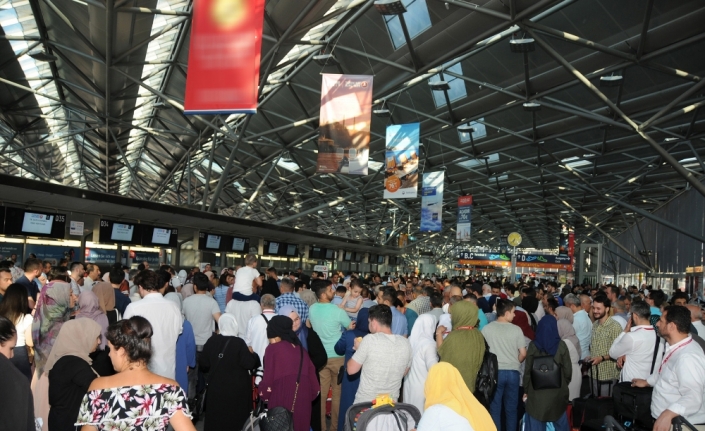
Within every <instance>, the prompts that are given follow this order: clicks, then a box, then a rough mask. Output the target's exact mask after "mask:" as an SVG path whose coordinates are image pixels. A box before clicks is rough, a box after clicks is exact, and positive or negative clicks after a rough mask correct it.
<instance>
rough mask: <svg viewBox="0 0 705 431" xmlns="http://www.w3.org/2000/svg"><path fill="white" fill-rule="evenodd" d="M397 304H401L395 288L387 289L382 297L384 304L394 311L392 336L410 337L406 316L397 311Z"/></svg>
mask: <svg viewBox="0 0 705 431" xmlns="http://www.w3.org/2000/svg"><path fill="white" fill-rule="evenodd" d="M397 302H399V303H401V301H399V299H398V298H397V296H396V290H395V289H394V288H393V287H392V288H385V289H384V294H383V295H382V303H383V304H384V305H388V306H389V308H391V309H392V334H394V335H401V336H402V337H408V336H409V329H408V327H407V321H406V316H404V315H403V314H402V313H401V312H400V311H399V310H398V309H397V307H396V303H397Z"/></svg>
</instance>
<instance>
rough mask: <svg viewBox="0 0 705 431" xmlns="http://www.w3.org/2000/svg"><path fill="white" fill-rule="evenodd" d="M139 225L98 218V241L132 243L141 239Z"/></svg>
mask: <svg viewBox="0 0 705 431" xmlns="http://www.w3.org/2000/svg"><path fill="white" fill-rule="evenodd" d="M140 234H141V232H140V225H139V224H137V223H128V222H124V221H115V220H107V219H100V229H99V231H98V235H99V240H98V241H99V242H100V243H103V244H111V243H113V244H115V243H118V244H134V245H139V244H140V243H141V242H142V241H141V235H140Z"/></svg>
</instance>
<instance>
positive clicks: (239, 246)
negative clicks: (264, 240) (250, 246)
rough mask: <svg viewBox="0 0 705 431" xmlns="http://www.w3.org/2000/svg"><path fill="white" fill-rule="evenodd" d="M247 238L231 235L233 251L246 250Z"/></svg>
mask: <svg viewBox="0 0 705 431" xmlns="http://www.w3.org/2000/svg"><path fill="white" fill-rule="evenodd" d="M247 243H248V241H247V239H246V238H238V237H233V247H232V249H233V251H247V250H246V248H247Z"/></svg>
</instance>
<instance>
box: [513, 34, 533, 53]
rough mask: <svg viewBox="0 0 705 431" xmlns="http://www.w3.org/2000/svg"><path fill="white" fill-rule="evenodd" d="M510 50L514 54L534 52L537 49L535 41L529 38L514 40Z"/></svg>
mask: <svg viewBox="0 0 705 431" xmlns="http://www.w3.org/2000/svg"><path fill="white" fill-rule="evenodd" d="M509 48H510V49H511V50H512V52H518V53H522V52H532V51H534V50H535V49H536V44H535V43H534V39H533V38H530V37H527V38H522V39H512V40H510V41H509Z"/></svg>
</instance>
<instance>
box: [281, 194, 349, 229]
mask: <svg viewBox="0 0 705 431" xmlns="http://www.w3.org/2000/svg"><path fill="white" fill-rule="evenodd" d="M345 200H346V198H343V197H339V198H337V199H333V200H332V201H330V202H326V203H324V204H322V205H318V206H315V207H313V208H309V209H307V210H304V211H301V212H300V213H297V214H294V215H291V216H289V217H284V218H283V219H279V220H277V221H274V222H272V224H273V225H276V226H281V225H283V224H286V223H289V222H291V221H294V220H296V219H299V218H301V217H303V216H305V215H308V214H311V213H314V212H316V211H318V210H322V209H325V208H330V207H334V206H336V205H338V204H339V203H341V202H345Z"/></svg>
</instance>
